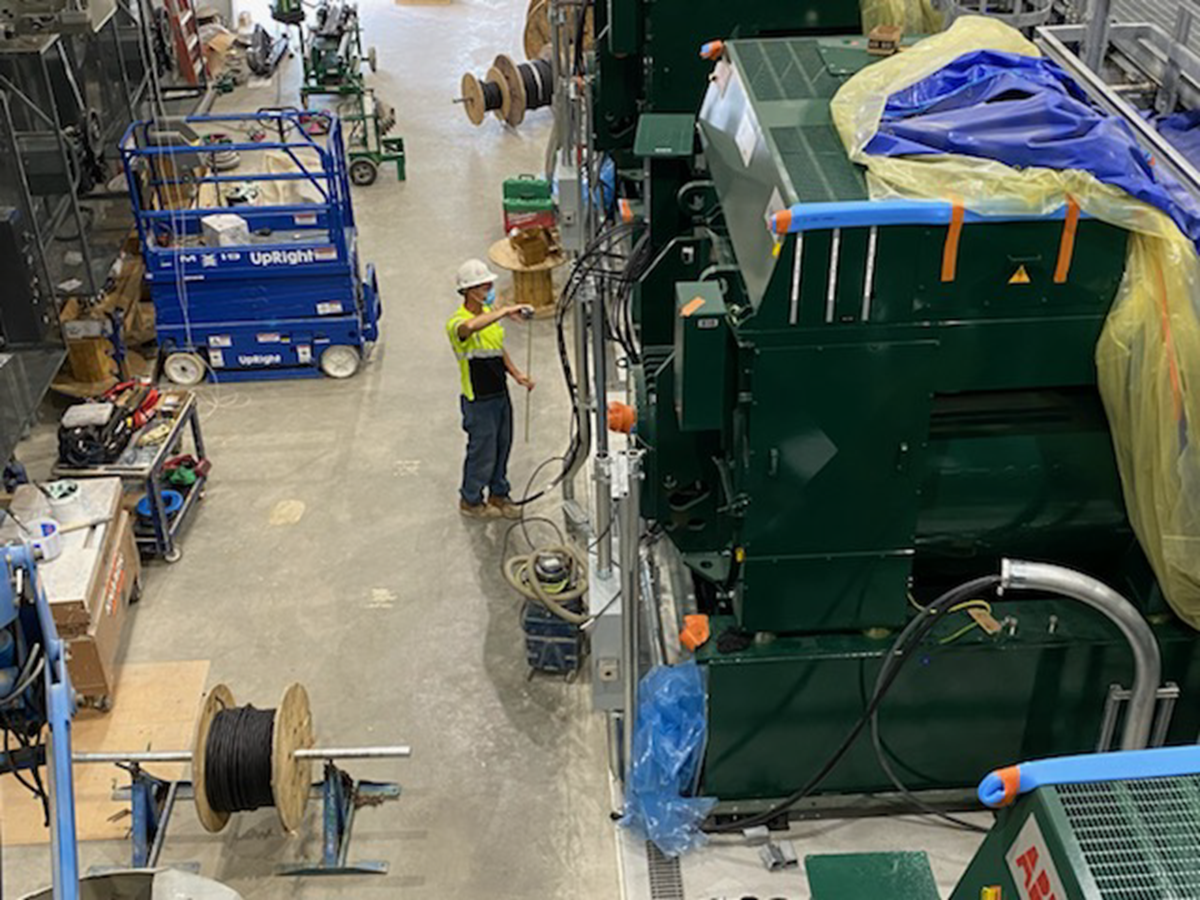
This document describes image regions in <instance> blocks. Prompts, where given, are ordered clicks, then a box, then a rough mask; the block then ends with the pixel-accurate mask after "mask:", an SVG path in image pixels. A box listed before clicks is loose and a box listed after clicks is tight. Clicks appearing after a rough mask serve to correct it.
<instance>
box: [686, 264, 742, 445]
mask: <svg viewBox="0 0 1200 900" xmlns="http://www.w3.org/2000/svg"><path fill="white" fill-rule="evenodd" d="M729 341H730V333H729V320H728V318H727V316H726V309H725V300H724V298H723V297H722V296H721V286H720V285H719V284H717V283H716V282H712V281H685V282H680V283H679V284H677V285H676V286H675V372H676V378H675V413H676V415H677V416H678V417H679V427H680V428H681V429H683V430H684V431H709V430H714V429H720V428H721V427H722V425H723V424H724V422H725V418H726V417H725V410H726V404H727V400H728V393H729V360H730V352H729Z"/></svg>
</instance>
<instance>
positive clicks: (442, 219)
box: [3, 0, 618, 900]
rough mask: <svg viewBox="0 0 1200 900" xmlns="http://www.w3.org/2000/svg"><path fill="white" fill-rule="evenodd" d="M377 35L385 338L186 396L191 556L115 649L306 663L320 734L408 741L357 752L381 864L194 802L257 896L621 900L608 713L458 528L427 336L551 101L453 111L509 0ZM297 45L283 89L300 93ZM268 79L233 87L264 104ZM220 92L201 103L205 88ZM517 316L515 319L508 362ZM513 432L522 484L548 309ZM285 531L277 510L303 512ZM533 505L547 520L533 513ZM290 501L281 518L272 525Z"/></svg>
mask: <svg viewBox="0 0 1200 900" xmlns="http://www.w3.org/2000/svg"><path fill="white" fill-rule="evenodd" d="M360 6H361V9H362V14H363V18H364V22H365V25H366V33H367V39H368V40H369V42H370V43H372V44H374V45H376V46H377V47H378V52H379V59H380V71H379V73H378V74H377V75H376V76H375V77H374V79H373V83H374V84H375V86H376V88H377V90H378V93H379V95H380V96H381V97H382V98H385V99H387V100H388V101H389V102H391V103H393V104H394V105H395V106H396V109H397V111H398V118H399V124H398V126H397V133H399V134H401V135H403V136H404V138H405V141H406V144H407V148H408V167H409V180H408V181H407V182H406V183H397V182H396V181H395V180H394V175H393V174H392V171H391V169H390V168H385V170H384V171H383V173H381V178H380V180H379V182H378V183H377V184H375V185H374V186H372V187H370V188H366V189H356V195H355V199H356V203H357V206H356V211H357V215H358V217H359V224H360V227H361V247H362V256H363V258H364V259H365V260H368V261H373V262H374V263H375V264H376V266H378V268H379V280H380V284H381V286H382V291H383V302H384V311H385V315H384V321H383V338H382V340H381V341H380V343H379V345H378V347H377V350H376V353H375V355H374V357H373V359H372V360H371V361H370V363H369V365H368V366H367V367H366V368H365V370H364V371H362V372H361V373H360V374H359V375H358V376H357V377H355V378H354V379H352V380H349V381H346V382H334V381H330V380H324V379H322V380H313V381H297V382H281V383H259V384H238V385H236V386H231V385H218V386H209V387H206V388H203V389H202V391H201V395H202V401H203V407H204V418H203V425H204V429H205V432H206V438H207V442H208V449H209V455H210V456H211V458H212V460H213V464H214V470H213V476H212V482H211V487H210V489H209V491H208V498H207V500H206V501H205V504H204V506H203V507H202V508H201V509H200V510H199V511H198V513H197V515H196V517H195V519H194V520H193V523H192V525H191V528H190V531H189V532H188V533H187V535H186V538H185V541H184V556H183V559H182V560H181V561H180V562H178V563H177V564H175V565H173V566H168V565H165V564H162V563H156V564H152V565H150V566H149V568H148V571H147V574H146V587H145V599H144V601H143V602H142V603H141V604H140V606H139V608H138V609H137V611H136V615H134V616H133V621H132V627H131V629H130V635H129V641H128V652H127V659H128V660H129V661H135V662H152V661H160V660H187V659H204V658H207V659H211V660H212V665H211V672H210V682H212V683H216V682H219V681H224V682H228V683H229V684H230V685H231V686H232V687H233V688H234V690H235V692H236V694H237V696H238V698H239V700H242V699H244V700H247V701H248V700H251V699H252V700H254V702H256V703H257V704H259V705H267V706H273V705H275V701H276V699H277V698H278V696H279V694H280V692H281V690H282V688H283V687H284V686H285V685H286V684H287V683H289V682H291V681H293V680H299V681H302V682H304V683H305V684H306V685H307V687H308V689H309V693H310V694H311V696H312V702H313V713H314V720H315V722H316V727H317V731H318V734H319V735H320V736H321V738H322V740H326V741H334V742H338V743H375V742H378V743H410V744H411V745H412V746H413V749H414V755H413V757H412V759H411V760H409V761H400V762H392V763H383V762H380V763H372V764H360V765H356V766H354V767H353V769H354V772H355V773H356V774H361V775H362V776H363V777H367V778H375V779H385V778H396V779H397V780H399V781H400V782H401V783H402V784H403V786H404V796H403V797H402V799H401V800H400V801H399V802H398V803H394V804H390V805H388V806H385V807H383V808H380V809H372V810H366V811H364V812H363V813H362V815H361V816H360V818H359V820H358V822H357V825H356V830H355V855H356V856H359V857H362V858H366V859H385V860H388V861H390V863H391V873H390V874H389V875H387V876H385V877H381V878H372V879H366V878H355V879H348V880H337V879H334V880H310V881H303V882H300V881H296V880H294V879H283V878H273V877H272V871H273V867H274V866H275V864H276V863H277V862H279V861H281V860H286V859H288V858H294V857H296V856H297V855H299V853H300V851H301V850H303V851H305V852H307V853H308V854H310V855H311V854H319V849H320V848H319V833H320V832H319V821H315V820H312V811H314V810H315V809H317V808H319V804H314V806H313V807H310V820H312V821H310V826H309V829H308V832H307V833H308V834H309V835H314V834H315V835H316V837H317V840H315V841H314V840H312V839H309V840H306V841H304V842H303V843H302V844H301V842H298V841H291V842H288V841H285V840H284V839H283V838H282V837H280V835H279V829H278V826H277V825H276V824H274V814H273V812H272V811H270V810H264V811H260V812H259V813H257V814H247V815H242V816H238V817H236V818H235V820H234V822H233V823H232V824H231V825H230V827H229V828H228V829H227V830H226V832H224V833H223V834H221V835H219V836H216V837H211V836H208V835H206V834H205V833H204V832H203V831H202V830H201V829H200V827H199V825H198V824H197V823H196V820H195V816H194V814H193V813H192V811H191V810H190V809H188V808H187V807H186V806H185V807H184V808H183V809H182V810H181V812H182V814H181V815H179V817H178V820H177V821H176V822H175V823H173V825H172V829H171V835H172V839H171V842H170V844H169V846H168V851H167V852H168V857H169V859H172V860H187V859H191V860H198V861H200V862H201V864H202V872H203V873H204V874H205V875H208V876H210V877H213V878H216V879H218V880H220V881H224V882H227V883H228V884H229V885H230V886H232V887H234V888H236V889H237V890H239V891H241V892H242V893H243V894H244V895H245V896H246V897H248V898H250V897H252V898H275V897H318V896H319V897H355V898H371V897H379V898H383V897H388V898H391V897H401V896H403V897H407V898H414V900H418V898H431V900H432V898H437V900H453V898H482V897H489V898H494V900H505V898H512V900H529V898H534V897H545V898H560V900H571V898H579V900H591V898H597V900H598V898H605V900H609V898H612V897H615V896H617V893H618V887H617V875H616V871H617V867H616V856H615V850H614V846H613V839H612V836H611V826H610V823H609V817H608V813H609V805H608V782H607V774H606V773H607V769H606V763H605V747H604V731H603V728H602V722H601V720H600V719H599V718H597V717H595V716H592V715H590V714H589V709H588V691H587V688H586V687H585V686H583V685H580V684H575V685H566V684H564V683H562V682H561V681H558V680H543V679H535V680H533V681H528V680H527V677H526V676H527V668H526V666H525V663H524V658H523V651H522V648H521V632H520V628H519V622H518V604H517V602H516V600H515V598H514V596H513V594H512V592H511V591H510V590H509V588H508V587H507V585H506V584H505V583H504V581H503V579H502V576H501V574H500V570H499V563H500V541H501V539H502V536H503V532H504V530H505V526H504V525H501V524H481V523H477V522H467V521H464V520H463V519H462V518H461V517H460V515H459V513H458V511H457V508H456V507H457V490H456V489H457V484H458V478H459V471H460V466H461V458H462V447H463V444H464V437H463V434H462V431H461V429H460V426H459V412H458V399H457V398H458V374H457V367H456V365H455V362H454V358H453V356H452V354H451V351H450V348H449V347H448V345H447V343H446V339H445V337H444V336H443V326H444V323H445V321H446V319H447V318H448V317H449V315H450V314H451V312H452V311H453V309H454V308H455V307H456V306H457V294H456V293H455V291H454V285H453V277H454V272H455V269H456V268H457V266H458V265H459V263H461V262H462V261H463V260H464V259H466V258H467V257H470V256H483V255H484V254H485V253H486V251H487V247H488V245H489V244H490V243H491V242H492V241H494V240H496V239H498V238H500V237H502V236H503V233H502V220H501V205H500V184H501V181H502V180H503V179H504V178H506V177H509V176H512V175H515V174H518V173H521V172H536V171H540V169H541V166H542V157H543V150H544V147H545V143H546V137H547V131H548V125H549V122H548V116H549V113H548V111H546V112H543V113H540V114H534V115H531V117H530V120H529V121H528V122H527V123H526V126H525V127H524V128H523V129H522V130H521V132H520V133H515V132H511V131H505V130H503V129H502V128H501V126H500V124H499V123H498V122H495V121H493V120H489V121H488V122H487V123H486V124H485V126H484V127H482V128H479V129H476V128H474V127H472V126H471V125H470V123H469V122H468V121H467V119H466V116H465V115H463V113H462V111H461V109H460V108H459V107H456V106H454V105H452V103H451V100H452V99H453V98H454V97H455V96H456V94H457V89H458V82H459V79H460V78H461V76H462V73H463V71H465V69H466V68H471V69H473V70H475V71H486V67H487V65H488V64H490V61H491V59H492V58H493V57H494V56H495V54H496V53H497V52H501V51H508V52H514V51H516V50H517V49H518V48H519V47H520V46H521V45H520V34H521V26H522V22H523V19H524V10H525V3H524V2H523V0H492V2H486V0H467V2H456V3H454V4H452V5H448V6H407V5H397V4H394V3H392V2H388V0H363V2H361V3H360ZM298 68H299V60H293V61H291V62H290V63H289V64H288V66H287V69H286V70H285V71H284V72H283V74H282V77H281V84H282V85H283V86H284V87H282V89H281V92H280V93H279V94H278V96H279V97H280V99H282V100H283V101H284V102H295V91H294V85H295V84H296V79H297V74H296V73H297V70H298ZM275 94H276V92H275V89H274V88H272V87H267V88H259V89H257V90H256V91H254V92H253V94H252V95H241V96H239V95H234V96H233V97H232V98H231V99H230V100H229V101H226V103H227V105H226V106H225V108H229V106H228V104H230V103H234V102H236V103H237V104H238V105H241V106H248V107H251V108H253V107H254V106H257V105H261V104H263V103H269V102H272V101H273V100H274V99H275ZM219 108H220V107H219ZM525 328H526V326H523V325H519V324H514V325H512V326H511V327H510V328H509V340H510V345H511V349H512V350H513V352H514V355H515V356H517V358H518V359H520V360H521V365H524V360H525V354H526V349H527V347H526V333H525ZM532 328H533V337H534V344H535V346H534V363H533V373H534V375H535V377H537V378H538V379H539V380H540V384H539V385H538V387H537V389H536V390H535V392H534V395H533V404H532V417H531V430H530V434H531V438H530V442H529V443H528V444H525V443H524V442H523V440H522V436H521V434H520V431H521V430H522V426H521V417H522V416H523V414H524V401H523V400H518V405H517V407H516V409H517V413H518V437H517V442H516V446H515V448H514V461H513V465H512V475H513V480H514V483H516V484H520V485H522V486H523V485H524V483H525V481H526V479H527V478H528V477H529V475H530V474H531V472H532V470H533V468H534V466H535V465H536V464H537V463H538V462H539V461H541V460H542V459H544V458H546V457H547V456H551V455H554V454H557V453H561V452H562V450H563V448H564V447H565V442H566V438H567V425H568V419H567V409H568V406H567V401H566V397H565V392H564V390H563V389H562V383H561V378H560V377H558V375H557V356H556V351H555V349H554V335H553V330H554V326H553V323H552V322H550V321H539V322H536V323H534V324H533V326H532ZM52 436H53V429H52V428H51V427H50V426H49V425H47V426H44V427H42V428H39V429H38V430H37V432H36V433H35V435H34V436H33V438H32V439H31V440H30V441H29V442H27V444H26V446H23V447H22V448H21V449H20V450H19V453H20V456H21V458H22V459H23V460H25V461H26V462H27V463H29V464H30V467H31V469H32V474H34V475H35V476H40V477H44V476H45V475H46V474H47V473H48V469H49V465H50V462H51V459H50V453H52V452H53V450H52ZM297 503H299V504H301V505H302V509H303V515H302V516H301V517H300V518H299V521H296V522H294V523H291V524H276V525H273V524H271V523H272V512H273V511H276V510H281V509H284V508H285V507H281V504H289V506H288V507H286V508H288V509H290V510H293V511H294V510H297V509H300V508H301V507H300V506H297V505H296V504H297ZM548 511H550V512H553V510H552V509H549V510H548ZM281 518H284V519H286V518H288V517H287V516H283V517H281V516H278V515H277V516H276V521H278V520H279V519H281ZM127 852H128V848H127V847H126V846H125V845H123V844H112V845H109V844H106V843H101V844H95V843H89V844H85V845H83V847H82V858H83V863H84V865H85V866H87V865H91V864H94V863H120V862H123V861H125V860H126V859H127ZM3 865H4V886H5V887H6V888H7V889H8V890H9V891H11V892H12V894H11V896H20V895H21V894H22V893H23V892H24V891H27V890H31V889H33V888H34V887H37V886H40V885H42V884H45V883H46V882H47V881H48V878H49V860H48V854H47V853H46V852H45V851H44V850H36V851H35V850H26V849H17V848H7V852H6V853H5V854H4V861H3Z"/></svg>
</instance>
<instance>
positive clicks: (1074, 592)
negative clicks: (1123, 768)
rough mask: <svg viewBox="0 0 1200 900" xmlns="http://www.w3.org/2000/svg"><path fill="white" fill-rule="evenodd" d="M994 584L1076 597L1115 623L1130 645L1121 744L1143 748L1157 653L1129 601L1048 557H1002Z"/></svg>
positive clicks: (1151, 634) (1153, 695)
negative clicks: (1131, 672)
mask: <svg viewBox="0 0 1200 900" xmlns="http://www.w3.org/2000/svg"><path fill="white" fill-rule="evenodd" d="M1000 590H1001V592H1004V591H1046V592H1048V593H1051V594H1057V595H1059V596H1061V597H1068V598H1070V599H1072V600H1078V601H1079V602H1080V603H1084V604H1086V605H1088V606H1090V607H1091V608H1092V609H1094V610H1096V611H1098V612H1101V613H1103V614H1104V615H1105V616H1106V617H1107V618H1108V619H1109V620H1110V621H1111V622H1112V623H1113V624H1115V625H1116V626H1117V627H1118V628H1120V629H1121V634H1123V635H1124V636H1125V640H1127V641H1128V642H1129V648H1130V649H1131V650H1132V651H1133V665H1134V675H1133V688H1132V691H1131V696H1130V699H1129V711H1128V712H1127V713H1126V716H1125V730H1124V731H1123V732H1122V734H1121V749H1122V750H1142V749H1145V747H1146V746H1147V745H1148V744H1149V743H1150V728H1151V726H1152V724H1153V722H1154V707H1155V704H1156V702H1157V694H1158V685H1159V682H1160V681H1161V679H1162V655H1161V654H1160V653H1159V649H1158V641H1156V640H1155V639H1154V632H1153V631H1151V630H1150V626H1149V625H1147V624H1146V620H1145V619H1143V618H1142V616H1141V614H1140V613H1139V612H1138V611H1137V609H1135V608H1134V606H1133V604H1132V603H1130V602H1129V601H1128V600H1126V599H1125V598H1124V597H1122V596H1121V595H1120V594H1118V593H1117V592H1116V591H1114V590H1113V589H1112V588H1110V587H1109V586H1108V585H1106V584H1104V583H1103V582H1101V581H1097V580H1096V579H1095V578H1091V577H1090V576H1088V575H1084V574H1083V573H1082V572H1076V571H1075V570H1073V569H1068V568H1065V567H1063V566H1054V565H1050V564H1049V563H1035V562H1023V561H1021V560H1015V559H1006V560H1004V561H1003V562H1002V563H1001V565H1000Z"/></svg>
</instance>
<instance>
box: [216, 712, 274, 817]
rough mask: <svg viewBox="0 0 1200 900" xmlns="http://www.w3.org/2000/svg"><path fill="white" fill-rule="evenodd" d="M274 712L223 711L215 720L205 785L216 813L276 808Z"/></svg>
mask: <svg viewBox="0 0 1200 900" xmlns="http://www.w3.org/2000/svg"><path fill="white" fill-rule="evenodd" d="M274 731H275V710H273V709H255V708H254V707H253V706H242V707H235V708H233V709H223V710H221V711H220V712H218V713H217V714H216V715H215V716H214V717H213V720H212V724H211V726H209V730H208V743H207V744H206V745H205V758H204V784H205V794H206V795H207V797H208V805H209V806H211V807H212V809H213V810H214V811H215V812H243V811H249V810H253V809H261V808H262V807H264V806H274V805H275V795H274V792H273V791H272V789H271V757H272V750H273V746H272V744H273V741H274Z"/></svg>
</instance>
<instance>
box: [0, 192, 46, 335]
mask: <svg viewBox="0 0 1200 900" xmlns="http://www.w3.org/2000/svg"><path fill="white" fill-rule="evenodd" d="M33 254H34V249H33V246H32V245H31V241H30V232H29V228H28V226H26V225H25V224H24V223H23V222H22V217H21V214H20V212H18V211H17V210H16V209H14V208H12V207H0V282H2V283H3V284H4V291H3V293H0V347H4V346H6V345H10V344H18V345H20V344H38V343H40V342H42V341H43V340H45V339H46V335H47V333H48V332H49V330H50V327H51V322H52V319H51V313H50V311H49V310H48V309H47V308H45V306H44V305H43V303H42V298H41V296H40V291H39V289H38V278H37V275H36V270H35V268H34V263H35V261H34V255H33Z"/></svg>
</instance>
